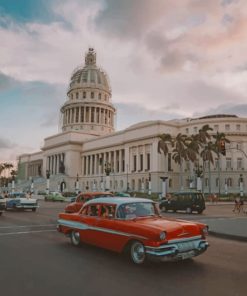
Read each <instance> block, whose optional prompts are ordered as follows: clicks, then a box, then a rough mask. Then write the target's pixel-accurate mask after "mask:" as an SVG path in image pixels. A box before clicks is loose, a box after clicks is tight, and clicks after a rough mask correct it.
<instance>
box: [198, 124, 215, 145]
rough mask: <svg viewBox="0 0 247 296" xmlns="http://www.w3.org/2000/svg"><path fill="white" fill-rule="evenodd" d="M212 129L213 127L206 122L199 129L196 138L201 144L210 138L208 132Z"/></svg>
mask: <svg viewBox="0 0 247 296" xmlns="http://www.w3.org/2000/svg"><path fill="white" fill-rule="evenodd" d="M212 130H213V129H212V128H211V127H210V126H209V125H208V124H205V125H204V126H203V127H202V128H201V129H199V133H198V139H199V141H200V142H201V143H202V144H206V143H207V140H210V139H211V135H210V134H209V133H208V132H209V131H212Z"/></svg>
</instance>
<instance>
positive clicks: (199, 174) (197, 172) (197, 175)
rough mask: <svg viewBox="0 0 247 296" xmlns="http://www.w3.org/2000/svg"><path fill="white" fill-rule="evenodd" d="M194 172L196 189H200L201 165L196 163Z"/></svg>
mask: <svg viewBox="0 0 247 296" xmlns="http://www.w3.org/2000/svg"><path fill="white" fill-rule="evenodd" d="M195 173H196V190H198V191H202V179H201V178H202V176H203V169H202V166H201V165H200V166H199V165H197V167H196V169H195Z"/></svg>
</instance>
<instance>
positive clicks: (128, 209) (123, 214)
mask: <svg viewBox="0 0 247 296" xmlns="http://www.w3.org/2000/svg"><path fill="white" fill-rule="evenodd" d="M155 214H156V213H155V207H154V204H153V203H150V202H137V203H128V204H123V205H120V206H119V208H118V211H117V218H119V219H133V218H137V217H146V216H153V215H155Z"/></svg>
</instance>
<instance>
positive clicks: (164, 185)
mask: <svg viewBox="0 0 247 296" xmlns="http://www.w3.org/2000/svg"><path fill="white" fill-rule="evenodd" d="M160 179H161V180H162V197H166V193H167V188H166V180H167V179H168V177H160Z"/></svg>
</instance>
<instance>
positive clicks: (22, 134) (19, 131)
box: [0, 0, 247, 162]
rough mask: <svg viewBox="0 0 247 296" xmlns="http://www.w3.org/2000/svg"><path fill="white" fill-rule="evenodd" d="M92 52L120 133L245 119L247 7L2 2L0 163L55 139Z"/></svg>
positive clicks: (162, 1)
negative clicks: (69, 94) (171, 123)
mask: <svg viewBox="0 0 247 296" xmlns="http://www.w3.org/2000/svg"><path fill="white" fill-rule="evenodd" d="M89 47H94V49H95V50H96V52H97V64H98V65H99V66H100V67H102V68H103V69H104V70H105V71H106V72H107V73H108V76H109V78H110V84H111V88H112V101H113V104H114V105H115V106H116V108H117V117H116V129H117V130H121V129H124V128H127V127H128V126H130V125H132V124H135V123H137V122H140V121H145V120H170V119H179V118H187V117H199V116H204V115H208V114H219V113H224V114H236V115H238V116H240V117H246V116H247V54H246V53H247V2H246V0H152V1H150V0H0V162H5V161H7V162H10V161H15V160H16V157H17V156H18V155H20V154H22V153H31V152H35V151H39V149H40V147H42V145H43V140H44V138H46V137H48V136H51V135H54V134H56V133H58V132H59V124H58V123H59V110H60V108H61V106H62V105H63V103H64V102H65V101H66V90H67V87H68V85H69V80H70V76H71V73H72V72H73V70H74V69H75V68H76V67H77V66H78V65H81V64H83V61H84V55H85V53H86V52H87V50H88V48H89Z"/></svg>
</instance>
